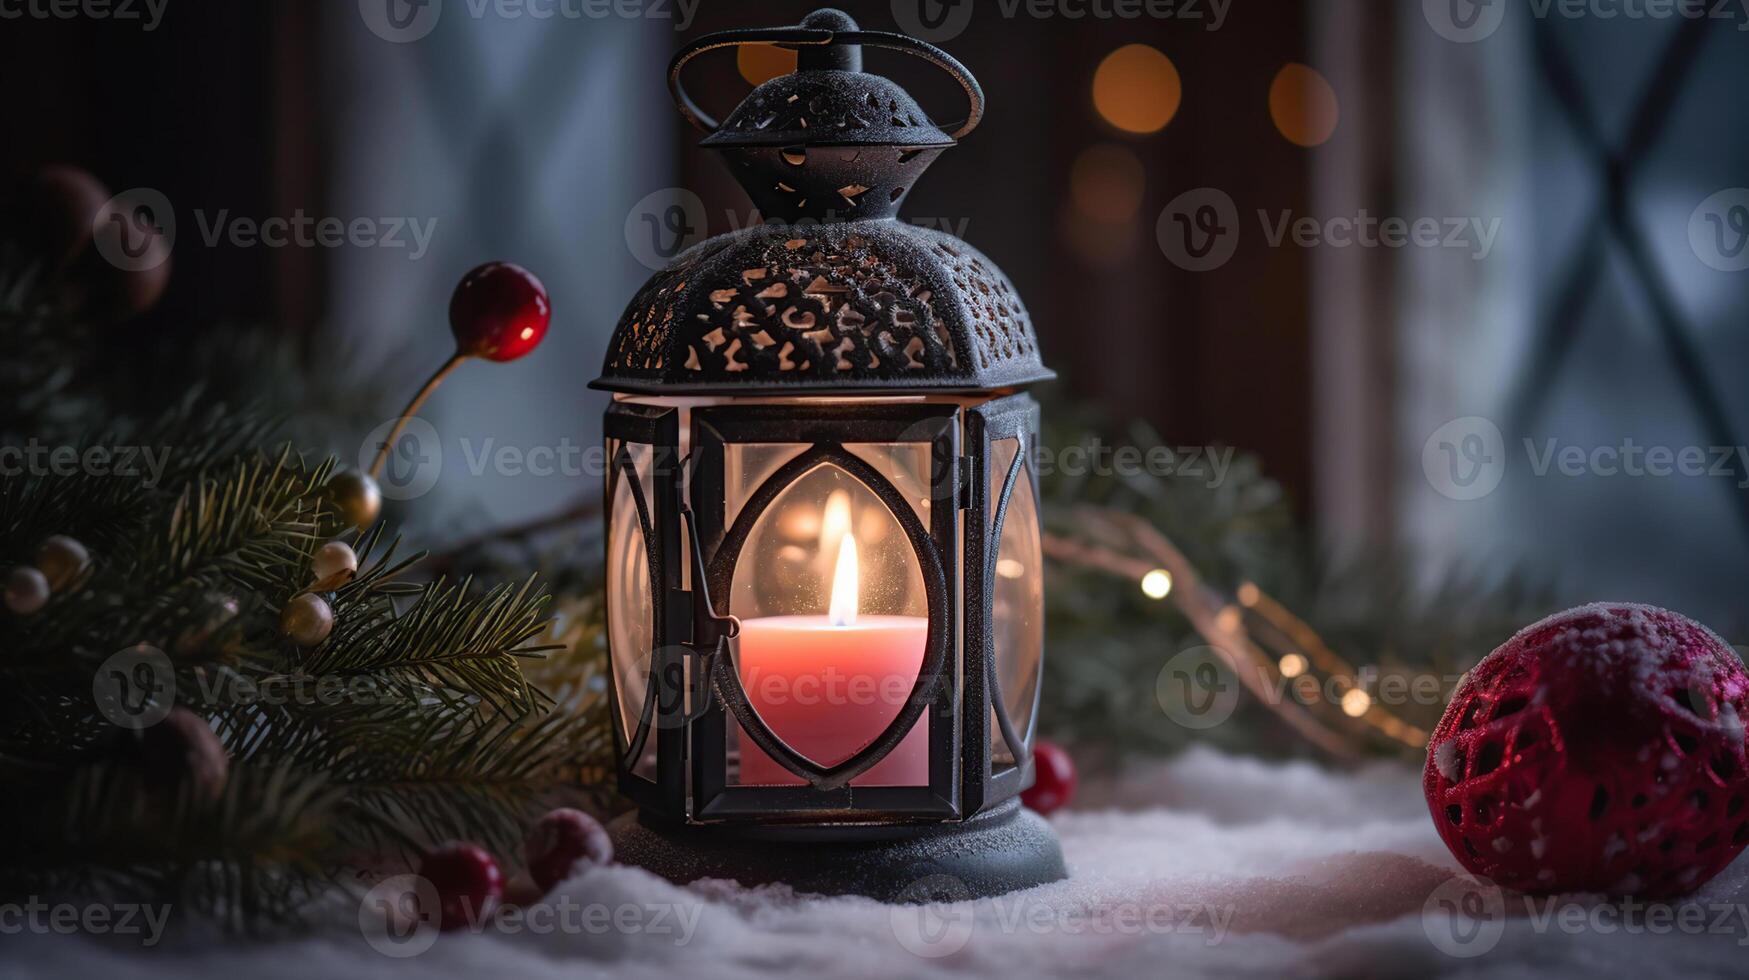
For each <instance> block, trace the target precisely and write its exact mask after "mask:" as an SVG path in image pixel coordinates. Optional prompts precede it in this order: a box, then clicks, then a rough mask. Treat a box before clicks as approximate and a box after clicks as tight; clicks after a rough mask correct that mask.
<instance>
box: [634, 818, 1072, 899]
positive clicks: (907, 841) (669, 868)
mask: <svg viewBox="0 0 1749 980" xmlns="http://www.w3.org/2000/svg"><path fill="white" fill-rule="evenodd" d="M608 833H609V834H611V835H612V836H613V845H614V857H615V859H616V860H618V861H619V862H620V863H622V864H629V865H633V866H635V867H640V868H643V869H644V870H646V871H650V872H652V873H654V874H657V875H659V876H661V877H663V878H666V879H668V880H669V881H672V882H674V883H676V884H682V885H684V884H687V883H689V882H693V881H697V880H698V879H700V878H726V879H730V880H734V881H738V882H740V883H741V884H743V885H766V884H785V885H789V886H790V887H791V888H794V889H795V890H796V891H798V892H807V893H812V894H820V895H862V896H865V897H868V898H873V899H877V900H879V901H883V902H899V903H907V902H931V901H944V900H960V899H965V898H981V897H988V896H991V895H1001V894H1004V893H1006V892H1011V891H1015V890H1017V889H1021V888H1031V887H1033V886H1035V885H1043V884H1047V883H1049V882H1053V881H1061V880H1062V879H1063V878H1064V877H1066V876H1067V872H1066V871H1065V870H1064V868H1063V851H1062V848H1061V847H1060V846H1059V845H1058V843H1057V835H1056V832H1055V831H1053V830H1052V829H1051V825H1050V824H1048V823H1046V822H1045V820H1044V818H1043V817H1041V816H1039V815H1038V814H1036V813H1034V812H1032V811H1031V810H1027V809H1025V808H1023V807H1021V805H1020V800H1018V799H1012V800H1008V801H1007V802H1005V803H1001V804H998V805H997V806H996V807H995V808H994V809H992V810H990V811H989V812H987V813H981V814H979V815H978V816H976V817H973V818H972V819H970V820H966V821H964V822H961V823H951V824H919V825H883V826H869V825H852V826H806V827H803V826H785V825H770V826H757V827H742V826H726V825H715V826H703V827H699V826H675V825H667V824H657V823H654V822H651V821H647V820H643V819H640V818H639V815H638V814H636V813H628V814H625V815H624V816H621V817H620V818H618V819H617V820H615V821H613V823H611V824H610V825H609V826H608Z"/></svg>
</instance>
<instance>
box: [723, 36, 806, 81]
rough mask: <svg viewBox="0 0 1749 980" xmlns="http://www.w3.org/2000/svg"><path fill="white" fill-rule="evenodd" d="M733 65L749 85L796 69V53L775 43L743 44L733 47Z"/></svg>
mask: <svg viewBox="0 0 1749 980" xmlns="http://www.w3.org/2000/svg"><path fill="white" fill-rule="evenodd" d="M735 67H736V68H739V69H741V77H742V78H745V79H746V80H747V82H748V84H750V85H758V84H759V83H760V82H765V81H769V80H771V79H773V78H776V77H777V76H779V75H787V74H789V73H790V72H792V71H795V70H796V53H795V52H794V51H792V50H790V49H788V48H780V47H778V46H777V45H775V44H743V45H741V46H740V47H738V48H736V49H735Z"/></svg>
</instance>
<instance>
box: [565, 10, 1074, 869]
mask: <svg viewBox="0 0 1749 980" xmlns="http://www.w3.org/2000/svg"><path fill="white" fill-rule="evenodd" d="M755 43H764V44H778V45H781V46H785V47H792V48H794V49H795V50H796V51H797V52H798V56H797V70H796V71H795V72H793V73H791V74H788V75H783V76H779V77H777V78H773V79H771V80H769V81H766V82H765V83H763V84H761V85H759V86H758V87H757V88H755V89H754V90H753V92H752V93H751V94H750V95H749V96H748V97H747V98H746V100H745V101H744V102H742V104H741V105H740V106H739V107H738V108H736V109H735V110H734V111H733V112H732V113H731V114H730V115H729V116H728V117H726V118H725V119H724V120H722V122H721V123H718V122H717V121H715V120H714V119H712V118H711V117H710V116H708V115H707V114H706V113H705V112H704V111H703V110H702V109H700V108H699V107H698V106H697V105H696V104H694V103H693V101H692V100H691V99H690V98H689V97H688V96H687V94H686V92H685V90H684V88H683V87H682V85H681V82H680V73H681V70H682V68H683V67H684V66H685V65H686V64H687V62H688V61H690V60H691V59H692V58H693V57H695V56H696V55H698V54H701V53H703V52H705V51H708V50H711V49H714V48H720V47H728V46H735V45H742V44H755ZM864 46H877V47H883V48H891V49H895V50H898V51H901V52H905V53H908V54H911V55H915V56H918V57H920V58H923V59H924V60H926V61H929V62H931V63H933V64H934V65H936V66H938V67H940V68H942V69H943V70H945V71H946V72H948V73H949V74H951V75H952V76H953V77H954V79H955V80H956V81H957V82H958V83H959V84H960V86H961V87H962V88H963V89H964V90H965V92H966V94H967V96H968V97H969V99H970V103H971V110H970V113H969V115H968V118H967V119H966V121H965V122H964V123H963V124H961V125H960V126H959V127H958V128H957V130H956V131H955V132H953V133H952V134H949V133H947V132H944V131H943V130H942V129H941V128H939V127H937V126H936V125H935V124H933V123H932V122H930V120H929V118H928V117H927V116H926V115H925V114H924V113H923V111H922V110H921V109H920V108H919V107H918V105H917V103H916V102H915V101H914V100H913V99H912V98H911V97H910V96H909V95H907V94H906V93H905V91H904V90H903V89H901V88H899V87H898V86H897V85H896V84H894V83H893V82H891V81H890V80H888V79H886V78H883V77H880V76H877V75H872V74H867V73H864V72H863V71H862V70H861V62H862V57H861V49H862V47H864ZM669 87H670V89H671V91H672V92H673V94H674V98H675V102H676V104H677V105H678V106H679V108H680V111H681V113H682V114H683V115H684V116H685V117H686V118H687V119H688V120H690V121H691V122H692V123H693V124H694V125H695V126H697V127H698V128H699V129H701V130H703V131H704V132H705V133H706V134H707V135H706V137H705V138H704V140H703V142H702V144H701V145H703V146H706V147H710V148H712V149H715V150H718V151H720V152H721V153H722V154H723V155H724V157H725V158H726V160H727V162H728V165H729V166H730V168H731V169H732V170H733V172H734V173H735V175H736V176H737V178H739V180H740V182H741V183H742V185H743V186H744V187H745V189H746V191H747V193H748V195H749V196H750V197H751V198H752V200H753V202H754V204H755V205H756V206H757V208H758V209H759V212H760V214H761V216H762V217H763V219H764V223H762V224H759V225H757V226H754V227H751V228H748V229H745V230H741V231H737V232H734V233H730V234H725V235H721V236H718V237H715V238H711V239H708V240H706V241H704V242H702V243H700V244H698V245H696V246H695V247H693V248H691V249H689V250H687V251H685V252H683V253H682V254H681V255H679V256H678V257H677V258H676V259H675V260H674V261H673V263H672V264H671V265H670V266H669V267H668V268H666V269H664V270H662V271H661V272H659V273H657V274H656V275H655V276H654V277H652V278H651V279H650V281H649V282H648V283H647V284H646V285H645V286H644V288H643V289H642V290H641V291H640V292H639V293H638V295H637V296H636V297H635V298H634V299H633V300H632V302H631V304H630V306H629V307H628V308H627V309H626V312H625V314H624V316H623V317H622V318H621V320H620V322H619V325H618V327H617V329H616V330H615V331H614V334H613V336H612V339H611V340H610V342H609V349H608V353H607V357H606V364H605V367H604V368H603V371H602V375H601V377H600V378H599V379H597V380H596V381H595V382H594V387H597V388H603V389H606V390H608V391H611V392H613V393H614V399H613V402H612V404H611V407H610V408H609V409H608V411H607V416H606V421H605V426H604V431H605V435H606V440H607V450H608V458H609V461H610V465H609V468H608V475H607V487H606V500H607V502H608V506H607V515H608V527H607V553H608V554H607V591H608V604H609V605H608V634H609V636H608V639H609V647H610V654H611V660H612V668H611V671H610V686H611V697H612V701H613V712H612V714H613V720H614V726H615V732H616V736H617V739H618V742H617V744H618V749H619V754H620V760H619V785H620V787H621V789H622V790H623V791H624V792H625V793H626V794H627V795H628V796H629V797H630V798H631V799H632V800H633V801H635V802H636V803H637V805H638V808H639V810H638V813H637V814H636V815H633V816H628V817H626V818H622V819H621V820H620V821H619V822H617V823H616V824H615V826H614V828H613V830H614V833H615V836H616V839H617V843H618V852H619V854H620V856H621V858H622V860H626V861H628V862H631V863H636V864H642V865H645V866H648V867H650V868H652V869H654V870H657V871H658V872H661V873H663V874H665V875H667V876H668V877H671V878H674V879H676V880H691V879H693V878H697V877H704V876H711V877H728V878H737V879H740V880H742V881H749V882H756V881H786V882H789V883H790V884H792V885H794V886H795V887H797V888H798V889H801V890H805V891H817V892H828V893H833V892H857V893H862V894H869V895H874V896H877V897H889V898H891V897H902V896H903V895H904V894H906V891H905V890H906V888H907V887H908V886H910V885H911V884H912V883H913V882H915V881H917V880H918V879H919V878H923V877H926V876H929V875H934V874H946V875H949V876H951V879H953V880H957V881H958V882H959V883H960V884H961V885H963V886H964V888H965V889H966V890H967V891H969V892H973V893H984V894H991V893H996V892H1000V891H1005V890H1008V889H1011V888H1016V887H1025V886H1030V885H1034V884H1038V883H1041V882H1044V881H1051V880H1055V879H1057V878H1060V877H1062V875H1063V866H1062V857H1061V854H1060V852H1059V849H1058V846H1057V843H1056V840H1055V837H1054V836H1053V835H1052V833H1051V831H1050V829H1049V827H1048V825H1046V824H1045V823H1044V822H1043V821H1042V820H1040V819H1039V818H1038V817H1037V816H1036V815H1034V814H1032V813H1030V812H1028V811H1024V810H1022V809H1021V807H1020V802H1019V800H1018V798H1017V797H1018V794H1019V792H1020V791H1021V790H1022V789H1023V788H1024V787H1025V786H1026V785H1027V784H1028V782H1029V780H1030V779H1031V776H1032V770H1031V759H1030V746H1031V742H1032V732H1033V724H1034V716H1035V714H1036V710H1037V705H1038V698H1039V683H1040V667H1041V655H1042V646H1043V572H1042V568H1041V562H1042V555H1041V544H1040V542H1041V531H1040V519H1039V509H1038V497H1037V486H1036V478H1035V475H1034V473H1033V472H1032V469H1031V466H1030V465H1029V457H1030V456H1031V450H1032V449H1033V446H1034V443H1035V441H1036V440H1037V437H1038V405H1037V403H1036V402H1035V401H1034V400H1033V399H1032V398H1031V397H1030V396H1029V395H1027V394H1025V392H1024V390H1023V389H1024V388H1025V387H1026V386H1027V385H1029V384H1031V383H1033V382H1036V381H1040V380H1043V379H1047V378H1049V377H1051V374H1050V372H1049V371H1047V370H1046V369H1045V368H1044V366H1043V364H1042V363H1041V362H1040V360H1039V355H1038V347H1037V339H1036V337H1035V336H1034V333H1033V330H1032V326H1031V323H1030V321H1029V320H1028V318H1027V313H1026V309H1025V307H1024V306H1023V305H1022V304H1021V302H1020V297H1019V296H1018V295H1016V293H1015V291H1014V289H1013V287H1012V286H1011V285H1010V284H1009V282H1008V280H1007V278H1006V277H1004V276H1003V274H1002V273H1001V271H1000V270H998V269H997V268H996V266H995V265H994V264H992V263H991V262H990V260H989V259H987V258H985V257H984V256H983V255H981V254H979V252H978V251H977V250H976V249H974V248H972V247H971V246H970V245H967V244H966V243H965V242H963V241H961V240H959V239H957V238H955V237H953V236H951V235H947V234H944V233H942V232H939V231H934V230H929V229H925V228H921V227H917V226H913V225H910V224H906V223H904V222H901V221H899V220H896V215H897V211H898V207H899V204H900V202H901V201H902V200H903V199H904V197H905V194H906V192H907V191H908V190H910V188H911V186H912V185H913V183H914V182H915V181H916V180H917V178H918V177H919V176H920V175H921V173H922V171H923V170H924V169H925V168H926V167H927V166H928V165H929V164H930V163H931V162H932V161H933V160H934V159H935V157H936V156H937V155H938V154H940V153H941V151H942V150H944V149H946V148H947V147H949V146H952V145H954V143H955V141H956V140H957V138H958V137H960V136H963V135H965V134H966V133H968V132H970V131H971V129H972V128H973V127H974V126H976V125H977V122H978V119H979V117H980V116H981V114H982V108H983V95H982V92H981V90H980V89H979V87H978V84H977V82H976V80H975V79H973V77H972V76H971V74H970V73H969V72H968V71H966V69H965V68H964V67H963V66H962V65H960V64H959V62H957V61H955V60H954V59H953V58H951V57H949V56H948V55H947V54H946V53H944V52H942V51H940V50H939V49H937V48H935V47H933V46H931V45H929V44H925V43H923V42H921V41H918V40H915V39H912V38H909V37H906V36H904V35H899V34H890V33H883V32H875V31H863V30H859V29H858V28H857V25H856V23H855V22H854V21H852V20H851V19H850V18H849V17H848V16H847V15H845V14H843V13H841V12H838V11H835V10H822V11H818V12H816V13H814V14H811V15H809V16H808V17H807V18H806V19H805V20H804V21H803V22H802V23H801V24H800V25H799V26H794V27H783V28H773V29H762V30H740V31H729V32H724V33H719V34H713V35H710V36H707V37H703V38H700V39H699V40H697V41H694V42H693V43H692V44H690V45H688V46H687V47H686V48H685V49H683V50H682V51H681V52H680V53H679V54H678V55H676V56H675V58H674V60H673V63H672V64H671V66H670V70H669Z"/></svg>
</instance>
